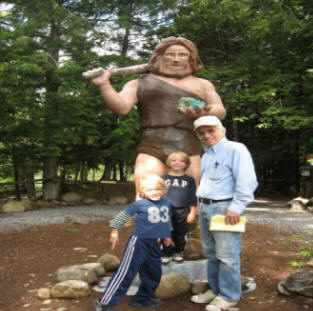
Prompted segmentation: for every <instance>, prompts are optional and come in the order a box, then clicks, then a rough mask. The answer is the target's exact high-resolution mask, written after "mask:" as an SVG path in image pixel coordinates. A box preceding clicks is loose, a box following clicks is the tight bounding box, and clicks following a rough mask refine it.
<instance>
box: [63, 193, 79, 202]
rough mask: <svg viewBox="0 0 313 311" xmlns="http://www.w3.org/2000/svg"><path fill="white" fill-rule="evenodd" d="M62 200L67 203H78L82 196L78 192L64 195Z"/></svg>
mask: <svg viewBox="0 0 313 311" xmlns="http://www.w3.org/2000/svg"><path fill="white" fill-rule="evenodd" d="M62 200H63V201H65V202H67V203H78V202H80V201H81V200H82V196H81V195H80V194H78V193H76V192H67V193H65V194H63V195H62Z"/></svg>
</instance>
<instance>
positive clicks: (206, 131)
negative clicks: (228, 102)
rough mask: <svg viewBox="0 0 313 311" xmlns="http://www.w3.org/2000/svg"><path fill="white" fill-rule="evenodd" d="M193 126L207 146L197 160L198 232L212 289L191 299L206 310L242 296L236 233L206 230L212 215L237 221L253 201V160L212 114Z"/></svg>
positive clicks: (218, 308) (214, 309)
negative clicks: (199, 167)
mask: <svg viewBox="0 0 313 311" xmlns="http://www.w3.org/2000/svg"><path fill="white" fill-rule="evenodd" d="M194 129H195V131H196V133H197V136H198V137H199V139H200V140H201V141H202V142H203V144H204V145H205V152H204V154H203V156H202V159H201V176H200V185H199V187H198V189H197V197H198V198H199V201H200V214H199V215H200V233H201V241H202V245H203V250H204V253H205V255H206V256H207V257H208V267H207V274H208V283H209V285H210V288H211V289H210V290H208V291H207V292H205V293H203V294H199V295H194V296H192V297H191V301H192V302H195V303H209V304H208V305H207V306H206V308H205V310H206V311H221V310H228V309H229V308H231V307H232V306H234V305H236V304H237V302H238V301H239V299H240V296H241V283H240V250H241V234H240V233H238V232H222V231H210V230H209V224H210V220H211V217H212V216H213V215H225V223H226V224H236V223H238V222H239V220H240V215H242V214H243V212H244V210H245V208H246V206H247V205H248V204H249V203H250V202H251V201H252V200H253V198H254V196H253V193H254V191H255V189H256V187H257V184H258V183H257V179H256V174H255V170H254V165H253V161H252V158H251V155H250V153H249V151H248V149H247V148H246V147H245V145H243V144H241V143H238V142H233V141H229V140H228V139H227V138H226V137H225V132H226V130H225V128H224V127H223V125H222V123H221V121H220V120H219V119H218V118H217V117H215V116H202V117H200V118H198V119H196V120H195V121H194Z"/></svg>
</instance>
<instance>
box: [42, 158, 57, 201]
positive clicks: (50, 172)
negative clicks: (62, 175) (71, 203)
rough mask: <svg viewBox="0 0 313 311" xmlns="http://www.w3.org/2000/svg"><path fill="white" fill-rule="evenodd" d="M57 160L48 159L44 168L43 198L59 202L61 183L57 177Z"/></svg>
mask: <svg viewBox="0 0 313 311" xmlns="http://www.w3.org/2000/svg"><path fill="white" fill-rule="evenodd" d="M57 168H58V165H57V159H56V158H55V157H47V158H45V160H44V167H43V198H44V199H45V200H57V199H58V198H59V192H60V191H59V190H60V183H59V180H58V176H57Z"/></svg>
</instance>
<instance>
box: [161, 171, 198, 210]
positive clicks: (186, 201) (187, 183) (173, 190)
mask: <svg viewBox="0 0 313 311" xmlns="http://www.w3.org/2000/svg"><path fill="white" fill-rule="evenodd" d="M162 178H163V179H164V181H165V184H166V187H167V193H166V195H165V197H166V198H168V199H169V200H170V201H171V202H172V206H173V208H175V207H179V208H182V207H190V206H197V197H196V183H195V180H194V179H193V178H192V177H191V176H189V175H182V176H173V175H168V174H166V175H163V176H162Z"/></svg>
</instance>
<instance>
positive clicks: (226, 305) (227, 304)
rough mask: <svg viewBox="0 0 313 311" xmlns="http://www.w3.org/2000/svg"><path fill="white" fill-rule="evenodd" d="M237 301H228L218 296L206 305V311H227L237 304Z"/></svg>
mask: <svg viewBox="0 0 313 311" xmlns="http://www.w3.org/2000/svg"><path fill="white" fill-rule="evenodd" d="M236 304H237V301H226V300H225V299H223V298H222V297H219V296H216V297H215V298H214V299H213V300H212V301H211V303H210V304H208V305H207V306H206V307H205V310H206V311H225V310H228V309H230V308H231V307H233V306H235V305H236Z"/></svg>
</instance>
